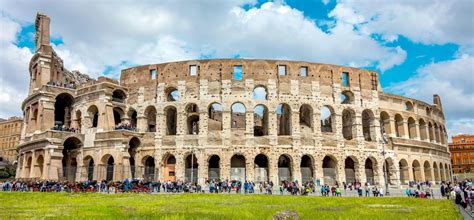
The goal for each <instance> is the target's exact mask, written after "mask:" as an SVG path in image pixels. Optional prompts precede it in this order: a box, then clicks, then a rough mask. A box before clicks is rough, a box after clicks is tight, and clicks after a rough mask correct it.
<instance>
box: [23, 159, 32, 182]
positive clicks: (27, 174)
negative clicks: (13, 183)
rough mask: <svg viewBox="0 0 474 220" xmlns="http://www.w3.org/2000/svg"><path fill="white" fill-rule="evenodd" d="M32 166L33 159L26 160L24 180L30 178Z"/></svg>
mask: <svg viewBox="0 0 474 220" xmlns="http://www.w3.org/2000/svg"><path fill="white" fill-rule="evenodd" d="M32 166H33V158H32V157H31V156H30V157H28V159H27V162H26V167H25V177H26V178H29V177H30V173H31V169H32Z"/></svg>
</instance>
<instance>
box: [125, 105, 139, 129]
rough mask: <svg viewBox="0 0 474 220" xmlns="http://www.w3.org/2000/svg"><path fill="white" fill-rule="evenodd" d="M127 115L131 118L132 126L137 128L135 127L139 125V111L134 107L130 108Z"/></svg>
mask: <svg viewBox="0 0 474 220" xmlns="http://www.w3.org/2000/svg"><path fill="white" fill-rule="evenodd" d="M127 116H128V118H129V119H130V127H131V128H132V130H135V128H136V127H137V123H138V114H137V111H136V110H135V109H133V108H130V109H129V110H128V112H127Z"/></svg>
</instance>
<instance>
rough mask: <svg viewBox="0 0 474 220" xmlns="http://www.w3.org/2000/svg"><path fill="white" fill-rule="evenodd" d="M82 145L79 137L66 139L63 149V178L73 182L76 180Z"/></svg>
mask: <svg viewBox="0 0 474 220" xmlns="http://www.w3.org/2000/svg"><path fill="white" fill-rule="evenodd" d="M81 147H82V142H81V140H80V139H79V138H77V137H69V138H67V139H66V140H64V142H63V150H62V155H63V158H62V165H63V175H62V178H63V179H65V180H68V181H72V182H73V181H75V180H76V171H77V156H78V155H79V153H80V149H81Z"/></svg>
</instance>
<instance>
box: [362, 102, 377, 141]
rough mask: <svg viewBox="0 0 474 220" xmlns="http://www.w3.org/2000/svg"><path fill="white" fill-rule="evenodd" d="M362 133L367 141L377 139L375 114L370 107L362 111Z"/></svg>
mask: <svg viewBox="0 0 474 220" xmlns="http://www.w3.org/2000/svg"><path fill="white" fill-rule="evenodd" d="M362 133H363V134H364V140H365V141H375V139H376V138H375V116H374V113H373V112H372V110H370V109H365V110H364V111H362Z"/></svg>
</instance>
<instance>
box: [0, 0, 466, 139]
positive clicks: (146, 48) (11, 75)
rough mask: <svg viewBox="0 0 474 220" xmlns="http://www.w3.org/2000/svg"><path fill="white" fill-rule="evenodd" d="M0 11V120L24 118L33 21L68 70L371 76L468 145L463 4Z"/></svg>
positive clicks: (192, 0)
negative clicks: (433, 111) (316, 71)
mask: <svg viewBox="0 0 474 220" xmlns="http://www.w3.org/2000/svg"><path fill="white" fill-rule="evenodd" d="M157 2H158V1H140V2H137V1H131V0H130V1H120V3H118V1H112V0H110V1H109V0H105V1H100V3H97V1H88V0H84V1H79V0H71V1H60V0H56V1H51V0H43V1H38V0H14V1H11V0H10V1H7V0H0V117H3V118H5V117H9V116H12V115H21V109H20V103H21V101H22V100H23V99H24V98H25V97H26V93H27V88H28V86H27V85H28V80H29V78H28V74H29V73H28V62H29V60H30V58H31V56H32V50H33V47H34V43H33V40H34V19H35V15H36V13H37V12H42V13H45V14H47V15H48V16H50V17H51V31H52V33H51V34H52V43H53V45H54V48H55V50H56V51H57V52H58V54H59V55H60V56H61V57H62V58H63V60H64V63H65V65H66V67H67V68H68V69H70V70H80V71H81V72H83V73H88V74H90V75H91V76H94V77H97V76H100V75H106V76H109V77H114V78H117V77H118V76H119V73H120V69H123V68H125V67H129V66H134V65H142V64H148V63H160V62H167V61H177V60H186V59H199V58H232V57H242V58H273V59H290V60H307V61H315V62H322V63H332V64H339V65H349V66H354V67H362V68H368V69H373V70H376V71H378V72H379V73H380V75H381V83H382V86H383V89H384V91H386V92H390V93H395V94H400V95H406V96H409V97H414V98H417V99H420V100H424V101H426V102H428V103H432V95H433V94H434V93H436V94H439V95H440V96H441V98H442V102H443V107H444V111H445V115H446V119H447V120H448V129H449V133H450V135H453V134H458V133H474V88H473V87H474V82H473V81H474V2H473V1H472V0H459V1H455V0H450V1H446V0H426V1H425V0H418V1H412V0H406V1H388V0H386V1H377V0H358V1H346V0H341V1H331V0H286V1H272V2H266V1H257V0H188V1H182V0H164V1H159V3H157Z"/></svg>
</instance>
